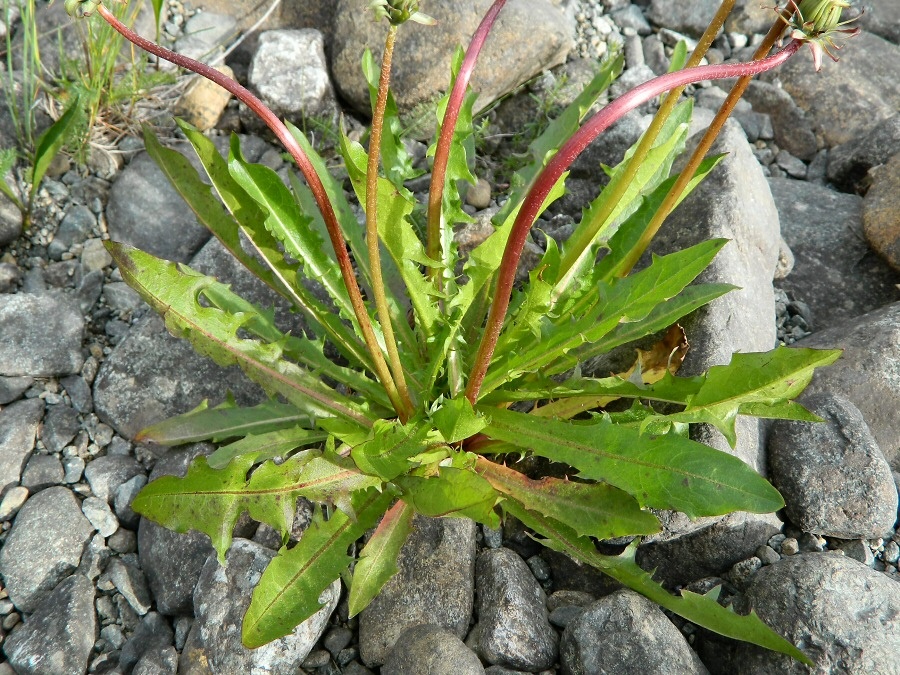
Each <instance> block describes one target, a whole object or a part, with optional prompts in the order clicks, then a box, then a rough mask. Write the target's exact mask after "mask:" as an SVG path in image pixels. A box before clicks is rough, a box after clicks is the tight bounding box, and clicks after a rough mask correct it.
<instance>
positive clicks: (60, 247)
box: [47, 204, 97, 260]
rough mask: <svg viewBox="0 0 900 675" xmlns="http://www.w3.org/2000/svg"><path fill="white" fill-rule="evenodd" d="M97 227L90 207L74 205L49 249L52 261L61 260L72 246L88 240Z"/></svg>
mask: <svg viewBox="0 0 900 675" xmlns="http://www.w3.org/2000/svg"><path fill="white" fill-rule="evenodd" d="M96 226H97V216H95V215H94V213H93V212H92V211H91V210H90V209H89V208H88V207H86V206H84V205H82V204H74V205H73V206H72V207H71V208H70V209H69V210H68V211H66V215H64V216H63V219H62V221H61V222H60V223H59V229H58V230H57V231H56V234H55V235H54V237H53V241H51V242H50V245H49V246H48V247H47V253H48V255H49V256H50V258H51V259H52V260H59V259H60V257H61V256H62V254H63V253H65V252H66V251H68V250H69V249H70V248H72V246H74V245H75V244H80V243H82V242H83V241H84V240H85V239H87V238H88V237H89V236H90V234H91V231H92V230H93V229H94V228H95V227H96Z"/></svg>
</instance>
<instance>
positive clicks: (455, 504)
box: [395, 466, 500, 528]
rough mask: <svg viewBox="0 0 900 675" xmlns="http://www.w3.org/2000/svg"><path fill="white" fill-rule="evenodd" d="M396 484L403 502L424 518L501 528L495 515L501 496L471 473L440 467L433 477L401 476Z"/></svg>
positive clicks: (479, 477) (483, 480) (486, 482)
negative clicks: (447, 518) (465, 520)
mask: <svg viewBox="0 0 900 675" xmlns="http://www.w3.org/2000/svg"><path fill="white" fill-rule="evenodd" d="M395 483H396V484H397V486H398V487H399V488H400V489H401V490H402V491H403V495H402V499H403V501H405V502H406V503H407V504H409V505H410V506H412V507H413V508H414V509H415V510H416V512H417V513H421V514H422V515H423V516H429V517H431V518H438V517H444V516H452V517H462V516H465V517H468V518H471V519H472V520H474V521H477V522H479V523H484V524H485V525H487V526H488V527H493V528H497V527H499V526H500V518H499V516H497V514H496V513H495V512H494V506H495V505H496V504H497V499H498V498H499V497H500V495H499V494H498V493H497V491H496V490H494V488H493V486H491V484H490V483H489V482H488V481H487V480H485V479H484V478H482V477H481V476H479V475H478V474H477V473H475V472H474V471H471V470H469V469H458V468H456V467H452V466H442V467H440V468H439V470H438V475H436V476H428V477H427V478H425V477H422V476H401V477H399V478H397V479H396V481H395Z"/></svg>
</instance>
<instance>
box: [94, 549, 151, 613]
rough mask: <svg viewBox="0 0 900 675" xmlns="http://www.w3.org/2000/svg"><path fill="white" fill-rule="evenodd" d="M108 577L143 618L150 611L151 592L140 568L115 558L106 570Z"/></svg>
mask: <svg viewBox="0 0 900 675" xmlns="http://www.w3.org/2000/svg"><path fill="white" fill-rule="evenodd" d="M101 534H102V533H101ZM106 575H107V576H108V577H109V580H110V581H111V582H112V584H113V585H114V586H115V587H116V590H117V591H119V593H121V594H122V595H123V596H124V597H125V599H126V600H127V601H128V604H129V605H131V608H132V609H133V610H134V611H135V612H137V613H138V614H139V615H141V616H143V615H144V614H146V613H147V612H149V611H150V606H151V598H150V591H149V589H148V588H147V579H146V578H145V577H144V573H143V572H142V571H141V570H140V568H139V567H137V566H136V565H132V564H129V563H126V562H123V561H122V560H121V559H119V558H113V559H112V560H110V561H109V566H108V567H107V568H106Z"/></svg>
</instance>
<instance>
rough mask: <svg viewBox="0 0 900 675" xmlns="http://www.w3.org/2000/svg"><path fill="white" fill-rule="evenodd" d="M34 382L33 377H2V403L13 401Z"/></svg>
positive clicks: (0, 395) (0, 402)
mask: <svg viewBox="0 0 900 675" xmlns="http://www.w3.org/2000/svg"><path fill="white" fill-rule="evenodd" d="M32 384H34V379H33V378H31V377H25V376H20V377H0V405H6V404H7V403H12V402H13V401H15V400H16V399H18V398H19V397H20V396H21V395H22V394H24V393H25V392H26V391H27V390H28V387H30V386H31V385H32Z"/></svg>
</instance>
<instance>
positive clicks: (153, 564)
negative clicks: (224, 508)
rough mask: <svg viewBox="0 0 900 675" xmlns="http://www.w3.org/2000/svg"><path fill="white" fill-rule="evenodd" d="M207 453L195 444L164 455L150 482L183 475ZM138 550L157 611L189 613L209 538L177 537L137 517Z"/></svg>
mask: <svg viewBox="0 0 900 675" xmlns="http://www.w3.org/2000/svg"><path fill="white" fill-rule="evenodd" d="M209 452H211V448H210V446H208V445H203V444H196V445H192V446H188V447H187V448H185V449H183V450H177V451H175V452H170V453H167V454H166V455H165V456H164V457H163V458H162V459H161V460H159V461H158V462H157V463H156V466H155V467H154V468H153V473H151V474H150V479H151V480H156V479H157V478H159V477H160V476H184V474H185V473H186V472H187V468H188V465H189V464H190V463H191V461H192V460H193V459H194V458H195V457H197V456H198V455H199V454H201V453H204V454H208V453H209ZM138 551H139V555H140V561H141V567H142V568H143V569H144V573H145V574H146V575H147V582H148V584H149V586H150V590H151V591H152V593H153V597H154V598H155V600H156V608H157V610H159V612H161V613H162V614H168V615H177V614H191V613H192V612H193V594H194V587H195V586H196V585H197V579H199V577H200V570H201V569H203V565H204V564H206V561H207V559H208V558H209V557H210V555H211V554H212V553H213V547H212V544H211V543H210V541H209V537H207V536H206V535H205V534H201V533H200V532H196V531H193V530H191V531H188V532H185V533H184V534H179V533H177V532H173V531H172V530H169V529H166V528H164V527H162V526H161V525H157V524H156V523H154V522H153V521H151V520H147V519H146V518H141V521H140V526H139V527H138Z"/></svg>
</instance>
